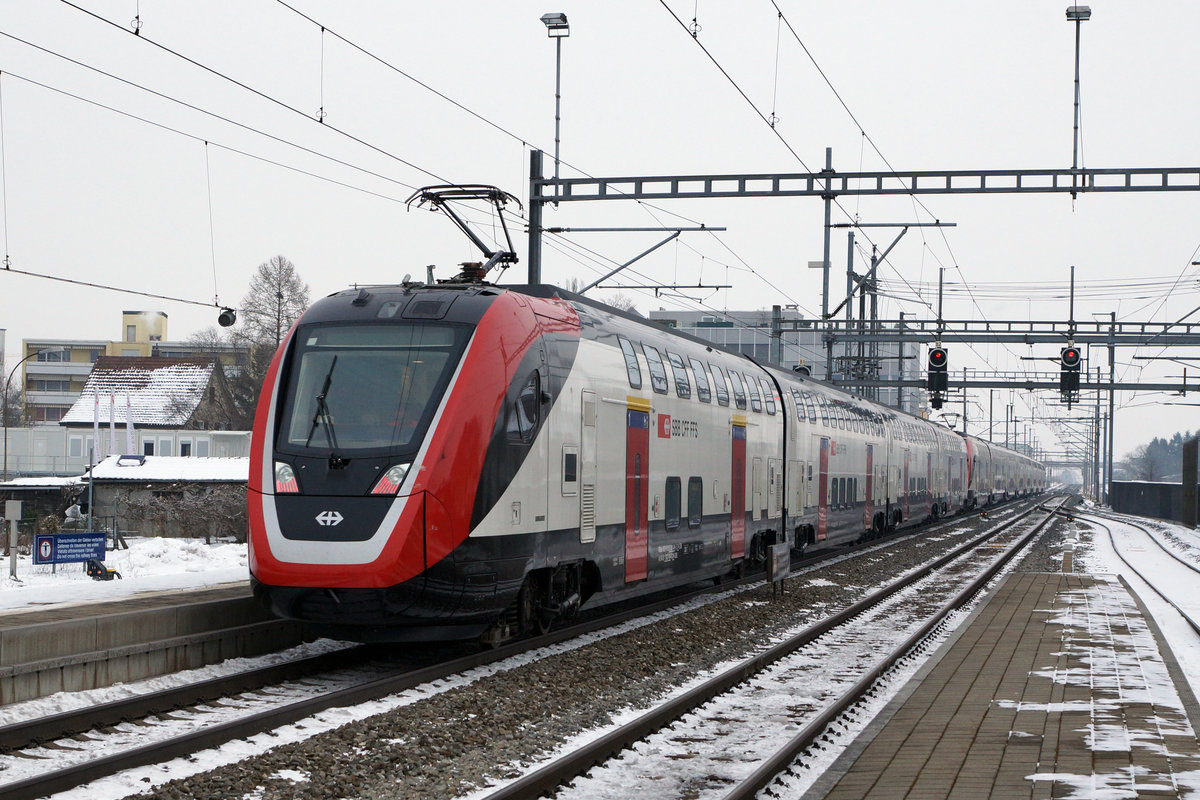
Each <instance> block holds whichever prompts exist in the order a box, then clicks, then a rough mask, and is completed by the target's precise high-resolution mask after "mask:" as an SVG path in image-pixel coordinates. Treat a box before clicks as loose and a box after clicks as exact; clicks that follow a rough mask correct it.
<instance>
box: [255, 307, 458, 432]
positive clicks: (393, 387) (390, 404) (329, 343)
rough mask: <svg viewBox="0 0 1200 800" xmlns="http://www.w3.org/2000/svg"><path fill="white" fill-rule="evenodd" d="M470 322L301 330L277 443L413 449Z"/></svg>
mask: <svg viewBox="0 0 1200 800" xmlns="http://www.w3.org/2000/svg"><path fill="white" fill-rule="evenodd" d="M469 335H470V328H469V327H467V326H462V325H446V324H440V323H374V324H366V325H364V324H355V325H311V326H306V327H304V328H301V329H300V330H298V331H297V332H296V344H295V349H294V351H293V352H292V355H291V367H290V374H289V377H288V387H287V395H286V400H285V403H284V408H283V417H282V424H281V425H280V428H279V439H278V442H277V444H278V447H279V448H280V449H281V450H286V451H289V452H304V451H307V452H313V453H314V454H316V453H336V454H338V455H351V454H356V453H357V454H359V455H366V454H368V453H370V452H375V453H382V452H384V451H386V452H395V451H403V450H407V449H412V448H415V447H416V446H417V445H418V444H419V443H420V441H421V438H422V436H423V435H424V433H425V430H426V429H427V428H428V427H429V423H430V421H431V420H432V418H433V414H434V412H435V411H436V410H437V407H438V403H439V402H440V400H441V397H442V394H443V393H444V392H445V390H446V386H447V384H448V383H449V381H450V376H451V375H453V373H454V369H455V367H456V366H457V365H458V360H459V358H460V357H461V355H462V351H463V348H464V347H465V346H466V341H467V337H468V336H469Z"/></svg>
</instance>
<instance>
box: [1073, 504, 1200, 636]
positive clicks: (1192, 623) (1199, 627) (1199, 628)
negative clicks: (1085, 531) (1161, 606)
mask: <svg viewBox="0 0 1200 800" xmlns="http://www.w3.org/2000/svg"><path fill="white" fill-rule="evenodd" d="M1080 516H1083V515H1080ZM1088 516H1092V517H1099V518H1100V519H1105V517H1100V516H1099V515H1098V514H1089V515H1088ZM1108 521H1109V522H1120V523H1121V524H1122V525H1128V526H1130V527H1131V528H1138V529H1139V530H1141V531H1142V533H1144V534H1146V536H1148V537H1150V539H1154V536H1153V535H1151V534H1150V532H1149V531H1147V530H1146V529H1145V528H1143V527H1142V526H1141V525H1138V524H1137V523H1134V522H1125V521H1124V520H1115V519H1111V518H1109V519H1108ZM1089 524H1091V525H1096V526H1098V527H1101V528H1104V532H1105V533H1107V534H1108V541H1109V543H1110V544H1112V549H1113V552H1114V553H1116V554H1117V558H1119V559H1121V562H1122V563H1123V564H1124V565H1125V566H1127V567H1129V568H1130V569H1131V570H1133V574H1134V575H1137V576H1138V577H1139V578H1141V579H1142V582H1143V583H1145V584H1146V585H1147V586H1149V587H1150V590H1151V591H1153V592H1154V593H1155V594H1156V595H1158V596H1159V597H1161V598H1162V599H1163V600H1165V601H1166V602H1167V603H1168V604H1169V605H1170V606H1171V608H1173V609H1175V610H1176V611H1177V612H1179V616H1181V617H1183V621H1184V622H1186V623H1187V624H1188V626H1189V627H1191V629H1192V630H1193V631H1195V632H1196V635H1197V636H1200V623H1197V622H1196V620H1194V619H1192V617H1191V615H1190V614H1188V613H1187V612H1186V611H1184V610H1183V609H1182V608H1180V607H1179V604H1178V603H1176V602H1175V601H1174V600H1172V599H1171V598H1169V597H1167V596H1166V594H1164V593H1163V591H1162V589H1159V588H1158V587H1157V586H1156V585H1155V584H1154V581H1152V580H1150V579H1149V578H1147V577H1146V576H1145V575H1144V574H1142V571H1141V570H1140V569H1138V568H1137V567H1135V566H1134V565H1133V563H1132V562H1131V561H1129V559H1127V558H1125V556H1123V555H1121V549H1120V548H1119V547H1117V540H1116V537H1114V536H1113V532H1112V528H1110V527H1108V526H1107V525H1105V524H1104V523H1103V522H1099V521H1097V520H1089ZM1155 544H1158V546H1159V547H1162V545H1161V544H1159V543H1158V542H1155ZM1162 549H1163V550H1165V551H1166V552H1167V554H1168V555H1171V556H1172V557H1174V558H1175V560H1176V561H1178V562H1179V563H1181V564H1183V565H1184V566H1185V567H1187V568H1188V569H1191V570H1192V571H1194V572H1200V569H1197V568H1196V567H1195V566H1193V565H1192V564H1189V563H1187V562H1186V561H1184V560H1183V559H1181V558H1179V557H1178V556H1175V555H1174V554H1173V553H1171V551H1169V550H1167V548H1165V547H1162Z"/></svg>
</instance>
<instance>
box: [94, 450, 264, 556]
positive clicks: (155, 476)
mask: <svg viewBox="0 0 1200 800" xmlns="http://www.w3.org/2000/svg"><path fill="white" fill-rule="evenodd" d="M249 474H250V459H249V458H185V457H179V456H175V457H172V456H109V457H108V458H106V459H104V460H103V461H101V462H100V463H99V464H97V465H96V466H95V467H94V468H93V469H92V475H91V480H92V481H93V483H94V487H93V502H94V503H95V513H96V516H97V517H98V518H105V517H111V518H113V519H114V520H115V523H116V526H117V528H118V529H119V530H120V531H122V532H134V533H140V534H142V535H144V536H182V537H196V538H199V537H204V538H205V539H211V538H213V537H232V538H235V539H237V540H238V541H245V539H246V483H247V479H248V477H249Z"/></svg>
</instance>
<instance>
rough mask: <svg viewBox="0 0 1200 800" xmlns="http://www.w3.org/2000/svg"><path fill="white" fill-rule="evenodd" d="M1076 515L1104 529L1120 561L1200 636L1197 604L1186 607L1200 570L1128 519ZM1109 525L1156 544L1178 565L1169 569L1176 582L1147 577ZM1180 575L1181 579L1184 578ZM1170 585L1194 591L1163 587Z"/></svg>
mask: <svg viewBox="0 0 1200 800" xmlns="http://www.w3.org/2000/svg"><path fill="white" fill-rule="evenodd" d="M1077 516H1080V517H1087V518H1088V524H1089V525H1094V526H1096V527H1098V528H1103V529H1104V531H1105V533H1107V534H1108V540H1109V542H1110V543H1111V545H1112V549H1113V552H1114V553H1116V555H1117V558H1119V559H1120V560H1121V563H1123V564H1125V566H1127V567H1129V569H1130V570H1131V571H1132V572H1133V573H1134V574H1135V575H1137V576H1138V577H1139V578H1140V579H1141V580H1142V582H1143V583H1145V584H1146V585H1147V586H1149V587H1150V589H1151V590H1152V591H1153V592H1154V593H1155V594H1157V595H1158V596H1159V597H1161V598H1162V599H1163V600H1164V601H1165V602H1166V603H1168V604H1169V605H1170V606H1171V607H1172V608H1174V609H1175V610H1176V611H1177V612H1178V613H1179V615H1180V616H1181V617H1183V620H1184V621H1185V622H1186V623H1187V624H1188V626H1189V627H1190V628H1191V629H1192V630H1193V631H1195V632H1196V634H1197V635H1198V636H1200V621H1198V620H1197V617H1200V610H1198V609H1197V607H1196V604H1195V603H1194V602H1193V603H1191V606H1192V607H1191V608H1190V609H1188V608H1185V606H1187V605H1188V603H1187V600H1190V599H1192V598H1193V597H1194V596H1195V590H1194V584H1195V581H1196V580H1197V577H1200V567H1198V566H1196V565H1195V564H1193V563H1191V562H1189V561H1187V560H1186V559H1184V558H1182V557H1180V556H1179V554H1178V553H1176V552H1174V551H1173V550H1171V549H1170V548H1168V547H1167V546H1166V545H1164V544H1163V543H1162V542H1161V541H1159V537H1157V536H1155V535H1154V534H1153V533H1152V532H1151V531H1150V529H1149V528H1147V527H1146V526H1145V525H1142V524H1141V523H1138V522H1133V521H1131V520H1129V519H1125V518H1121V517H1115V516H1107V515H1102V514H1098V513H1095V512H1090V511H1089V512H1086V513H1082V514H1077ZM1106 522H1109V523H1112V522H1115V523H1118V524H1120V525H1124V526H1126V527H1128V528H1133V529H1135V530H1138V531H1141V533H1142V537H1143V538H1144V539H1145V540H1148V541H1149V542H1150V543H1151V544H1152V545H1154V547H1155V548H1157V549H1158V550H1159V551H1161V552H1162V553H1164V554H1166V555H1167V556H1169V557H1170V558H1171V559H1172V560H1173V561H1172V562H1169V563H1172V564H1174V565H1178V566H1172V567H1171V568H1170V569H1171V570H1172V571H1174V572H1175V573H1176V576H1174V579H1173V580H1172V577H1173V576H1171V575H1169V574H1166V575H1155V576H1154V577H1151V576H1150V575H1149V574H1147V573H1148V572H1149V570H1148V569H1145V568H1144V567H1145V564H1143V569H1139V568H1138V566H1137V564H1135V563H1134V560H1135V559H1131V558H1129V557H1128V554H1129V549H1128V548H1124V552H1123V551H1122V550H1123V548H1122V547H1121V546H1120V545H1118V543H1117V536H1116V535H1115V534H1114V533H1113V529H1112V527H1110V526H1109V525H1108V524H1105V523H1106ZM1179 576H1182V578H1180V577H1179ZM1168 582H1173V583H1175V585H1176V586H1178V585H1179V584H1180V583H1186V584H1188V585H1189V588H1190V589H1191V590H1190V591H1186V592H1180V591H1179V590H1178V589H1176V590H1172V589H1170V588H1167V587H1166V586H1165V585H1164V584H1166V583H1168ZM1181 594H1183V595H1184V597H1183V598H1181V597H1180V595H1181ZM1181 603H1182V605H1181Z"/></svg>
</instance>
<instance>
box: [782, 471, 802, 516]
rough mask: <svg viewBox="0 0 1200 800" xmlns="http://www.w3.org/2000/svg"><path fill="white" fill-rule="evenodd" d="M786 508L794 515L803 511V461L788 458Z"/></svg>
mask: <svg viewBox="0 0 1200 800" xmlns="http://www.w3.org/2000/svg"><path fill="white" fill-rule="evenodd" d="M786 498H787V509H788V514H790V515H792V516H796V515H798V514H801V513H802V512H803V511H804V462H802V461H794V460H792V459H788V469H787V495H786Z"/></svg>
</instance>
